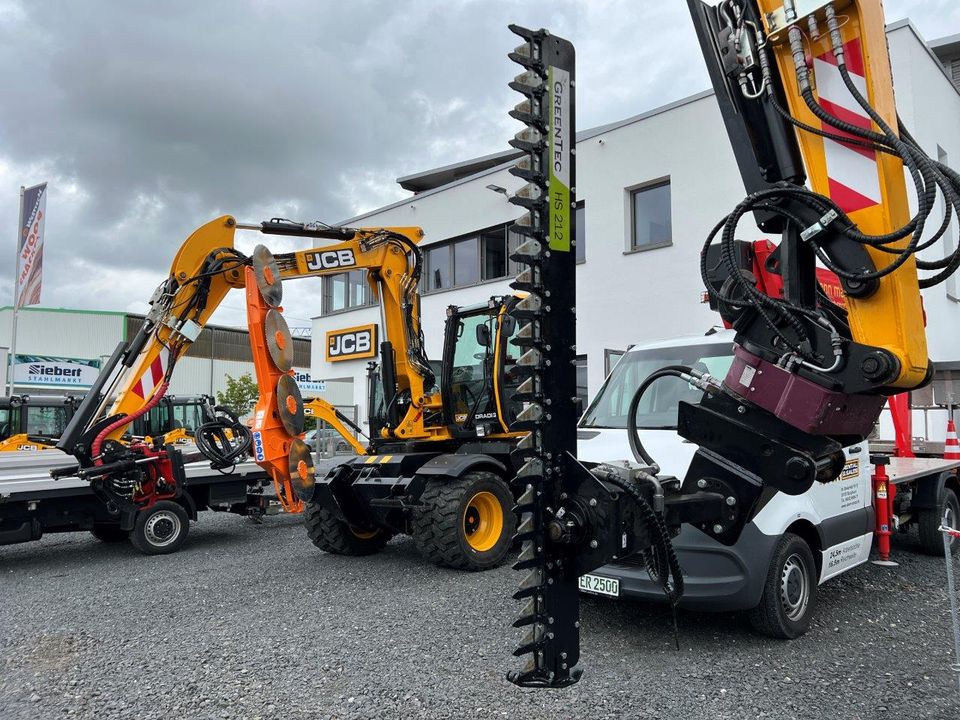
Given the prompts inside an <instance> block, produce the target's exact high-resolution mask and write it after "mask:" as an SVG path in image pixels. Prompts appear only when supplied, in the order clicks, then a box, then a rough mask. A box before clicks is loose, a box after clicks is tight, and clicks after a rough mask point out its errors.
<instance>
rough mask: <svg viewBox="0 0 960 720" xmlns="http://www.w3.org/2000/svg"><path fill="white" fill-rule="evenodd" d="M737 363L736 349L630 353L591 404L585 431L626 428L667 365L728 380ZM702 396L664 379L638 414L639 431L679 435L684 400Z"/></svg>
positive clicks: (717, 346) (687, 348)
mask: <svg viewBox="0 0 960 720" xmlns="http://www.w3.org/2000/svg"><path fill="white" fill-rule="evenodd" d="M731 363H733V343H730V344H727V343H711V344H709V345H686V346H683V347H669V348H657V349H655V350H637V351H633V352H628V353H626V354H625V355H624V356H623V357H622V358H621V359H620V362H618V363H617V365H616V367H614V369H613V372H611V373H610V376H609V377H608V378H607V381H606V382H605V383H604V384H603V387H602V388H600V392H599V393H598V394H597V396H596V398H594V400H593V402H592V403H590V407H589V408H587V412H586V413H584V415H583V420H581V421H580V427H592V428H624V429H625V428H626V427H627V410H628V409H629V408H630V401H631V400H633V395H634V393H635V392H636V391H637V388H638V387H640V383H642V382H643V381H644V380H645V379H646V378H647V376H648V375H650V373H652V372H654V371H655V370H659V369H660V368H662V367H665V366H667V365H689V366H691V367H693V368H694V369H696V370H700V371H703V372H708V373H710V374H711V375H712V376H713V377H715V378H719V379H721V380H722V379H723V378H724V377H725V376H726V374H727V370H728V369H729V368H730V365H731ZM702 397H703V393H702V392H701V391H700V390H698V389H697V388H695V387H694V386H692V385H690V384H689V383H686V382H684V381H683V380H681V379H680V378H675V377H665V378H661V379H659V380H657V381H656V382H655V383H653V384H652V385H651V386H650V387H649V388H648V389H647V391H646V393H644V396H643V399H642V400H641V401H640V406H639V407H638V408H637V427H638V428H644V429H647V430H676V428H677V407H678V404H679V402H680V401H681V400H685V401H686V402H689V403H696V402H699V401H700V399H701V398H702Z"/></svg>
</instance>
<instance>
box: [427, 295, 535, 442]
mask: <svg viewBox="0 0 960 720" xmlns="http://www.w3.org/2000/svg"><path fill="white" fill-rule="evenodd" d="M515 304H516V298H514V297H510V296H507V297H493V298H490V300H489V301H488V302H486V303H482V304H477V305H470V306H466V307H456V306H453V305H451V306H450V307H449V308H447V323H446V328H445V331H444V347H443V366H442V368H441V378H442V379H441V383H440V387H441V390H440V392H441V394H442V399H443V415H444V418H443V419H444V423H445V424H446V425H447V427H448V428H449V430H450V434H451V435H452V436H454V437H483V436H485V435H492V434H499V433H506V432H509V431H510V426H511V424H512V423H513V421H514V419H515V418H516V416H517V414H518V413H519V412H520V410H521V409H522V408H521V404H520V403H519V402H517V401H515V400H513V395H514V393H515V392H516V389H517V387H518V386H519V384H520V380H519V378H518V377H517V372H516V368H517V359H518V358H519V354H520V353H519V348H517V347H516V346H515V345H513V344H512V343H511V342H510V340H511V339H512V338H513V336H514V333H515V332H516V329H517V322H516V320H515V319H514V317H513V316H512V315H511V314H510V311H511V309H512V308H513V306H514V305H515Z"/></svg>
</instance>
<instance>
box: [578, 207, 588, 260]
mask: <svg viewBox="0 0 960 720" xmlns="http://www.w3.org/2000/svg"><path fill="white" fill-rule="evenodd" d="M575 222H576V226H575V227H576V238H575V239H576V243H577V262H578V263H582V262H586V260H587V242H586V238H587V210H586V207H585V206H584V204H583V203H582V202H578V203H577V217H576V221H575Z"/></svg>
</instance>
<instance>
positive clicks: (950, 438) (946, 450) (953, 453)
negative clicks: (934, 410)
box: [943, 418, 960, 460]
mask: <svg viewBox="0 0 960 720" xmlns="http://www.w3.org/2000/svg"><path fill="white" fill-rule="evenodd" d="M943 459H944V460H960V440H958V439H957V426H956V425H954V424H953V419H952V418H951V419H950V420H947V441H946V442H945V443H944V445H943Z"/></svg>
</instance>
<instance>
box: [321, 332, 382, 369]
mask: <svg viewBox="0 0 960 720" xmlns="http://www.w3.org/2000/svg"><path fill="white" fill-rule="evenodd" d="M376 354H377V326H376V325H360V326H358V327H352V328H344V329H343V330H331V331H330V332H328V333H327V362H339V361H340V360H360V359H362V358H371V357H374V356H375V355H376Z"/></svg>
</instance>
